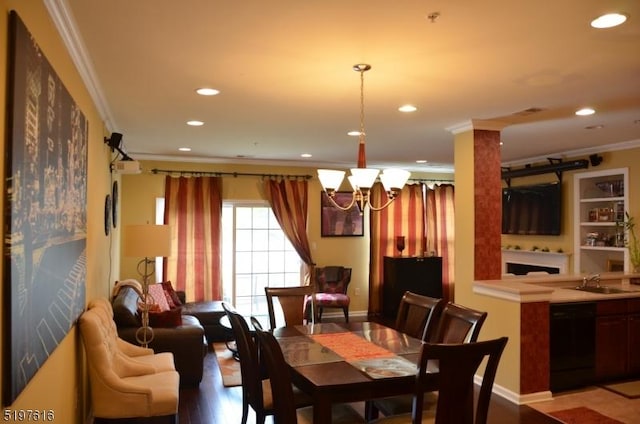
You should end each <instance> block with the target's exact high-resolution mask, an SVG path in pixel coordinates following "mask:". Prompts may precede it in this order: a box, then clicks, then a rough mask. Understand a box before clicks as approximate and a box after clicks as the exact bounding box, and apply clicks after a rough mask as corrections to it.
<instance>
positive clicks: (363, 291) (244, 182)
mask: <svg viewBox="0 0 640 424" xmlns="http://www.w3.org/2000/svg"><path fill="white" fill-rule="evenodd" d="M142 169H143V173H142V174H137V175H136V174H134V175H123V176H122V189H121V193H122V199H121V205H122V214H121V215H122V224H123V225H126V224H144V223H147V222H149V223H153V222H154V216H155V215H154V214H155V212H154V210H155V198H156V197H162V196H163V195H164V179H165V175H164V174H152V173H151V170H153V169H165V170H166V169H170V170H182V171H185V170H192V171H196V170H197V171H219V172H246V173H253V174H262V173H264V174H277V175H283V174H291V175H311V176H313V177H314V178H312V179H311V180H310V182H309V229H308V235H309V243H310V244H311V249H312V255H313V259H314V261H315V262H316V264H318V266H324V265H338V264H339V265H343V266H348V267H351V268H352V269H353V271H352V279H351V284H350V286H349V293H350V294H351V301H352V304H351V307H350V311H351V313H352V314H357V313H364V314H366V312H367V309H368V293H369V290H368V278H369V219H368V218H365V222H364V225H365V230H364V233H365V234H364V236H363V237H321V236H320V192H321V190H322V188H321V186H320V183H319V182H318V179H317V178H316V177H315V175H316V170H315V168H303V167H273V166H266V167H265V166H252V165H228V164H203V163H183V162H150V161H144V162H142ZM414 177H416V175H414ZM421 177H423V178H428V177H429V178H443V179H444V178H446V179H450V178H451V176H450V175H426V174H425V175H421ZM261 180H262V179H261V178H260V177H243V176H239V177H235V178H234V177H224V178H223V181H222V191H223V198H224V200H260V201H262V200H264V196H263V193H262V189H261ZM138 260H139V259H138V258H127V257H122V258H121V263H122V268H121V272H120V276H119V278H120V279H124V278H139V274H138V272H137V271H136V263H137V262H138ZM356 289H359V290H358V292H359V293H360V294H359V296H356V295H355V293H356Z"/></svg>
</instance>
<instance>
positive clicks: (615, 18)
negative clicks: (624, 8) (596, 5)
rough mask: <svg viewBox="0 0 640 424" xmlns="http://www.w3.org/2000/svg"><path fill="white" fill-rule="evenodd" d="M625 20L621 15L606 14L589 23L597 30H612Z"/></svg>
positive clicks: (625, 16)
mask: <svg viewBox="0 0 640 424" xmlns="http://www.w3.org/2000/svg"><path fill="white" fill-rule="evenodd" d="M626 20H627V15H624V14H622V13H607V14H606V15H602V16H598V17H597V18H595V19H594V20H593V21H591V26H592V27H594V28H598V29H603V28H612V27H615V26H618V25H621V24H623V23H624V22H625V21H626Z"/></svg>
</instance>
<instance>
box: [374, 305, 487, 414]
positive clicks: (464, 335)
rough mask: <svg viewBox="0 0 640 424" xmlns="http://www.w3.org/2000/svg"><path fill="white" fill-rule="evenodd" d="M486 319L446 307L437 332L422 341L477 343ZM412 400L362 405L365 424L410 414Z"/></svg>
mask: <svg viewBox="0 0 640 424" xmlns="http://www.w3.org/2000/svg"><path fill="white" fill-rule="evenodd" d="M486 318H487V313H486V312H481V311H477V310H475V309H471V308H468V307H465V306H462V305H458V304H455V303H447V304H446V305H444V307H443V308H442V312H441V313H440V316H439V317H438V320H437V321H438V322H437V326H435V327H436V328H431V329H430V330H429V331H428V333H430V334H427V335H425V337H424V338H423V340H424V341H427V342H431V343H453V344H458V343H470V342H475V341H477V340H478V335H479V334H480V329H481V328H482V324H484V321H485V319H486ZM435 398H436V396H435V394H427V395H425V396H424V399H425V406H428V405H430V404H432V403H433V402H434V399H435ZM412 403H413V399H412V398H411V396H393V397H389V398H382V399H374V400H370V401H367V402H365V416H366V417H367V419H368V420H372V419H374V418H377V417H378V414H379V413H380V412H382V413H383V414H384V415H397V414H401V413H405V412H409V411H411V407H412Z"/></svg>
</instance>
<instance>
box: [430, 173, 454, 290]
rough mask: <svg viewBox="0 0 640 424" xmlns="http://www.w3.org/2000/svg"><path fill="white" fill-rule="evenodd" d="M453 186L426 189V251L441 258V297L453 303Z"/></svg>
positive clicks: (446, 185)
mask: <svg viewBox="0 0 640 424" xmlns="http://www.w3.org/2000/svg"><path fill="white" fill-rule="evenodd" d="M454 192H455V190H454V186H453V185H451V184H442V185H436V186H434V187H433V189H430V188H427V189H426V219H425V220H426V223H427V228H426V233H425V237H426V250H425V254H427V255H430V254H431V253H433V254H435V256H440V257H442V296H443V297H444V298H445V300H447V301H453V300H454V299H453V293H454V253H453V252H454V240H455V237H454V236H455V230H454V228H455V226H454V223H455V221H454V219H453V217H454V202H453V200H454Z"/></svg>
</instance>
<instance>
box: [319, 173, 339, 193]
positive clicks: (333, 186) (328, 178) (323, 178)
mask: <svg viewBox="0 0 640 424" xmlns="http://www.w3.org/2000/svg"><path fill="white" fill-rule="evenodd" d="M318 179H320V184H322V187H323V188H324V189H325V190H338V189H339V188H340V184H342V180H343V179H344V171H334V170H333V169H318Z"/></svg>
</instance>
